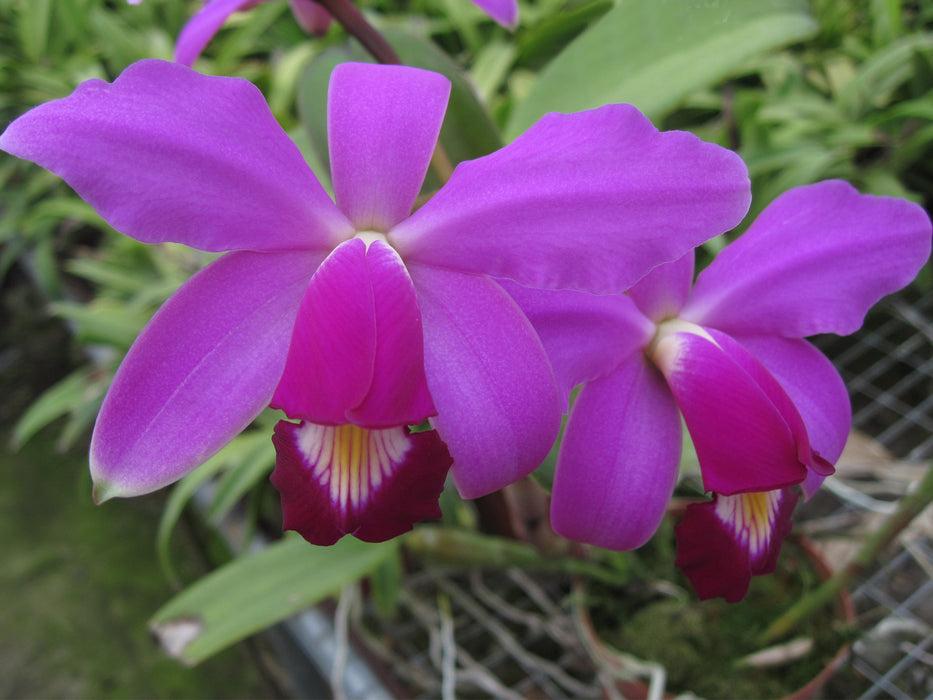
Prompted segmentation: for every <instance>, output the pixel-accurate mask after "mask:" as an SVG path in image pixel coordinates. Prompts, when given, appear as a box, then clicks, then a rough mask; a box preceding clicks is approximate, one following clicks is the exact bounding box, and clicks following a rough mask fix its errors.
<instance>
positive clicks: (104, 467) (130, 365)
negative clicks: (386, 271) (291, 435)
mask: <svg viewBox="0 0 933 700" xmlns="http://www.w3.org/2000/svg"><path fill="white" fill-rule="evenodd" d="M319 259H320V258H319V256H317V255H316V254H314V253H251V252H240V253H230V254H229V255H225V256H223V257H222V258H220V259H219V260H216V261H215V262H214V263H212V264H211V265H209V266H208V267H206V268H205V269H204V270H202V271H201V272H199V273H198V274H196V275H195V276H194V277H192V278H191V279H190V280H189V281H188V282H186V283H185V284H184V285H183V286H182V287H181V288H180V289H179V290H178V291H177V292H176V293H175V294H174V295H173V296H172V297H171V298H170V299H169V300H168V301H167V302H166V303H165V305H164V306H163V307H162V308H161V309H160V310H159V312H158V313H157V314H156V315H155V317H154V318H153V319H152V321H151V322H150V323H149V325H148V326H146V328H145V330H144V331H143V332H142V334H141V335H140V336H139V338H138V339H137V340H136V342H135V343H134V344H133V347H132V348H131V349H130V351H129V353H128V354H127V356H126V359H125V360H124V361H123V364H122V365H121V366H120V370H119V371H118V372H117V376H116V378H115V379H114V381H113V384H112V385H111V387H110V391H109V392H108V393H107V397H106V398H105V399H104V405H103V407H102V408H101V411H100V415H99V416H98V418H97V425H96V426H95V427H94V435H93V437H92V439H91V458H90V459H91V475H92V476H93V478H94V490H95V498H96V499H97V500H98V502H100V501H104V500H106V499H108V498H111V497H113V496H136V495H139V494H143V493H148V492H149V491H154V490H156V489H158V488H161V487H162V486H165V485H166V484H170V483H171V482H173V481H175V480H176V479H179V478H181V477H182V476H184V475H185V474H186V473H188V472H189V471H191V470H192V469H194V468H195V467H196V466H198V465H200V464H201V463H202V462H204V461H205V460H207V459H208V458H209V457H210V456H211V455H212V454H214V453H215V452H216V451H217V450H219V449H220V448H221V447H223V446H224V445H225V444H226V443H227V442H229V441H230V440H231V439H233V437H234V436H235V435H236V434H237V433H239V432H240V431H241V430H243V429H244V428H245V427H246V426H247V425H249V423H250V422H251V421H252V420H253V419H254V418H255V417H256V416H257V415H258V414H259V412H260V411H261V410H262V409H263V408H264V407H265V406H266V405H267V404H268V403H269V399H270V398H271V397H272V392H273V390H274V388H275V384H276V382H277V381H278V379H279V375H281V373H282V368H283V366H284V365H285V356H286V352H287V349H288V339H289V336H290V334H291V330H292V325H293V324H294V322H295V315H296V313H297V311H298V304H299V301H300V299H301V294H302V292H303V291H304V288H305V286H306V285H307V283H308V270H312V269H314V266H315V265H316V264H317V263H318V261H319Z"/></svg>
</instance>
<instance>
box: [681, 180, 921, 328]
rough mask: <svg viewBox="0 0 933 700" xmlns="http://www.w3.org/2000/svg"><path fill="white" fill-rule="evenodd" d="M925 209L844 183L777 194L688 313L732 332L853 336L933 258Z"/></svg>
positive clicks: (704, 280) (716, 267)
mask: <svg viewBox="0 0 933 700" xmlns="http://www.w3.org/2000/svg"><path fill="white" fill-rule="evenodd" d="M930 242H931V227H930V219H929V217H928V216H927V214H926V212H925V211H924V210H923V208H922V207H920V206H918V205H916V204H912V203H910V202H907V201H904V200H902V199H894V198H892V197H875V196H871V195H861V194H859V193H858V192H857V191H856V190H855V188H853V187H852V186H851V185H849V184H848V183H845V182H841V181H839V180H830V181H827V182H821V183H819V184H816V185H809V186H807V187H798V188H796V189H793V190H791V191H790V192H787V193H785V194H783V195H781V196H780V197H778V198H777V199H776V200H774V202H772V203H771V204H770V205H769V206H768V208H767V209H765V210H764V212H762V214H761V216H759V217H758V219H757V221H755V223H754V224H752V226H751V228H749V230H748V231H747V232H746V233H745V234H744V235H742V236H741V237H739V239H738V240H736V241H735V242H734V243H732V244H730V245H729V246H727V247H726V248H725V249H724V250H723V251H722V252H721V253H720V254H719V255H718V256H717V257H716V260H715V261H714V262H713V263H712V264H711V265H710V266H709V267H708V268H706V269H705V270H704V271H703V272H702V273H701V274H700V276H699V278H698V279H697V283H696V287H695V288H694V290H693V295H692V296H691V298H690V301H689V302H688V303H687V306H686V307H685V308H684V313H683V314H682V315H681V317H682V318H684V319H685V320H689V321H693V322H695V323H700V324H702V325H704V326H712V327H714V328H719V329H720V330H723V331H725V332H727V333H731V334H734V335H782V336H786V337H790V338H803V337H805V336H809V335H814V334H817V333H839V334H843V335H844V334H847V333H852V332H853V331H855V330H857V329H858V328H860V327H861V325H862V321H863V319H864V318H865V314H866V313H867V312H868V309H869V308H870V307H871V306H872V305H873V304H875V302H877V301H878V300H879V299H881V297H883V296H885V295H886V294H890V293H891V292H894V291H897V290H898V289H900V288H901V287H903V286H905V285H906V284H907V283H909V282H910V281H911V280H912V279H913V278H914V277H915V276H916V274H917V272H918V271H919V270H920V268H921V267H922V266H923V264H924V263H925V262H926V261H927V259H928V258H929V256H930Z"/></svg>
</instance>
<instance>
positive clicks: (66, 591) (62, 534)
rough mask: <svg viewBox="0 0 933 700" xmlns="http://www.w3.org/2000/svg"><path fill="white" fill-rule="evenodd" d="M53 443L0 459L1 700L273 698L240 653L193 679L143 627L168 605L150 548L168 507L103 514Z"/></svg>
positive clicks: (109, 509)
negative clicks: (11, 699) (163, 510)
mask: <svg viewBox="0 0 933 700" xmlns="http://www.w3.org/2000/svg"><path fill="white" fill-rule="evenodd" d="M45 437H46V439H43V436H39V438H37V439H35V440H33V441H31V442H30V443H29V444H27V446H26V447H25V448H24V449H23V451H22V452H20V453H16V454H8V453H0V513H3V521H2V525H0V552H2V553H3V560H2V561H3V563H2V566H0V697H94V698H126V697H147V698H170V697H171V698H174V697H257V696H263V695H268V694H269V689H268V688H267V687H265V686H264V685H263V684H262V682H261V680H260V678H259V674H258V673H257V671H256V670H255V667H253V666H252V664H250V663H249V661H248V659H246V658H244V651H243V650H242V649H239V650H238V649H234V650H231V651H230V652H228V653H225V654H222V655H220V656H218V657H217V658H215V659H212V660H211V661H209V662H207V663H205V664H203V665H202V666H199V667H197V668H194V669H189V668H186V667H184V666H182V665H180V664H179V663H178V662H176V661H174V660H172V659H170V658H168V657H167V656H166V655H165V654H164V653H163V652H162V651H161V650H160V649H159V648H158V646H157V645H156V644H155V643H154V641H153V640H152V639H151V638H150V636H149V634H148V630H147V621H148V619H149V617H150V616H151V614H152V613H153V612H154V611H155V610H156V609H157V608H158V607H159V606H160V605H161V604H163V603H164V602H165V601H166V600H168V598H169V597H170V596H171V594H172V591H171V590H170V589H169V586H168V584H167V583H166V582H165V579H164V578H163V576H162V574H161V573H160V571H159V569H158V565H157V562H156V556H155V548H154V542H155V528H156V522H157V518H158V515H159V512H160V510H161V499H160V498H158V497H143V498H139V499H131V500H122V501H121V500H118V501H114V502H111V503H107V504H105V505H103V506H100V507H98V506H95V505H94V504H93V503H92V501H91V495H90V494H91V490H90V479H89V477H88V476H87V463H86V458H85V456H84V455H83V454H80V455H75V456H71V455H61V454H56V453H55V452H53V451H52V442H53V441H52V440H49V439H48V436H47V435H46V436H45ZM0 439H3V440H4V444H6V436H5V435H3V434H0ZM182 560H183V561H186V562H187V566H188V574H189V575H193V572H194V570H195V568H196V567H195V565H194V561H193V559H192V556H191V552H190V551H189V552H188V556H187V558H185V557H182Z"/></svg>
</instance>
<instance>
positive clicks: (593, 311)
mask: <svg viewBox="0 0 933 700" xmlns="http://www.w3.org/2000/svg"><path fill="white" fill-rule="evenodd" d="M500 285H501V286H502V288H503V289H505V291H506V292H508V293H509V295H510V296H511V297H512V298H513V299H514V300H515V301H516V303H518V306H519V308H521V310H522V312H523V313H524V314H525V316H527V317H528V320H529V321H531V325H532V326H534V329H535V330H536V331H537V332H538V336H539V337H540V338H541V342H542V343H543V345H544V349H545V351H547V356H548V359H549V360H550V361H551V366H552V367H553V368H554V374H555V376H556V378H557V382H558V385H559V386H560V390H561V396H562V397H563V401H564V404H563V405H564V411H565V412H566V410H567V408H568V406H569V399H570V391H571V390H572V389H573V388H574V387H575V386H577V385H578V384H582V383H584V382H588V381H590V380H593V379H596V378H597V377H602V376H605V375H607V374H609V373H610V372H611V371H612V370H614V369H615V368H616V367H617V366H618V365H619V363H620V362H621V361H622V360H623V359H624V358H626V357H628V356H629V355H630V354H631V353H632V352H634V351H635V350H639V349H641V348H644V347H646V346H647V345H648V343H649V342H650V340H651V338H652V336H653V335H654V330H655V327H654V324H653V323H651V322H650V321H649V320H648V319H646V318H645V317H644V316H643V315H642V313H641V312H640V311H639V310H638V308H637V307H636V306H635V303H634V302H633V301H632V300H631V299H629V298H628V297H626V296H623V295H621V294H609V295H595V294H586V293H585V292H574V291H570V290H562V291H553V290H541V289H529V288H527V287H522V286H520V285H517V284H515V283H514V282H509V281H508V280H501V281H500Z"/></svg>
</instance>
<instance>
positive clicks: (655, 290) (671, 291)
mask: <svg viewBox="0 0 933 700" xmlns="http://www.w3.org/2000/svg"><path fill="white" fill-rule="evenodd" d="M694 257H695V256H694V253H693V251H692V250H691V251H690V252H689V253H687V254H686V255H684V256H683V257H682V258H678V259H677V260H675V261H674V262H669V263H664V264H663V265H658V266H657V267H656V268H654V269H653V270H652V271H651V272H649V273H648V274H647V275H645V276H644V277H642V278H641V279H640V280H638V282H637V283H636V284H635V285H634V286H632V287H631V288H629V290H628V295H629V296H630V297H632V299H634V300H635V303H636V304H638V308H639V309H641V312H642V313H643V314H645V316H647V317H648V318H650V319H651V320H652V321H654V322H655V323H659V322H661V321H665V320H667V319H671V318H677V316H678V315H679V314H680V310H681V309H682V308H683V305H684V303H686V301H687V298H688V297H689V296H690V289H691V288H692V287H693V267H694Z"/></svg>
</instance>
